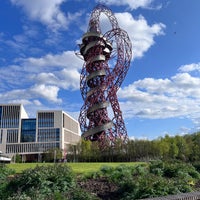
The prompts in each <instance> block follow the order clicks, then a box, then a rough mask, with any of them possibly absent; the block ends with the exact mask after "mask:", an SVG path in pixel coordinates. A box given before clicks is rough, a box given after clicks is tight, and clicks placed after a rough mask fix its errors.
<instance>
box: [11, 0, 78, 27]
mask: <svg viewBox="0 0 200 200" xmlns="http://www.w3.org/2000/svg"><path fill="white" fill-rule="evenodd" d="M65 1H66V0H34V1H33V0H11V2H12V3H13V4H14V5H17V6H20V7H22V9H23V10H24V12H25V13H26V15H27V16H28V17H29V18H30V19H31V20H34V21H39V22H41V23H42V24H44V25H46V26H48V27H49V28H50V29H52V30H54V31H56V30H57V29H59V28H64V29H65V28H67V27H68V25H69V23H71V22H72V21H74V20H76V18H77V17H79V16H80V13H79V12H77V13H74V14H70V13H68V15H67V16H65V14H64V13H63V12H62V11H61V9H60V6H61V4H62V3H64V2H65Z"/></svg>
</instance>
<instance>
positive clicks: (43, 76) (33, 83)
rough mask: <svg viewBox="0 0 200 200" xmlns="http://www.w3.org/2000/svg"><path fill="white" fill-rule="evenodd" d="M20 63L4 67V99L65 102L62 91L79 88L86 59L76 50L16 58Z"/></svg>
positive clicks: (1, 72)
mask: <svg viewBox="0 0 200 200" xmlns="http://www.w3.org/2000/svg"><path fill="white" fill-rule="evenodd" d="M16 63H17V64H16V65H10V66H4V67H1V68H0V79H1V80H2V85H1V88H0V98H1V101H2V102H8V101H13V100H17V101H20V99H21V98H22V97H23V99H26V100H27V101H31V103H34V102H33V100H34V101H35V104H37V105H38V104H41V102H40V101H39V100H38V99H39V98H41V97H42V98H43V99H44V100H47V101H49V102H55V103H61V102H62V100H61V99H60V98H59V91H60V90H61V89H65V90H79V84H80V74H79V69H80V68H81V67H82V64H83V62H82V60H80V59H79V58H77V57H76V56H75V54H74V52H71V51H65V52H63V53H61V54H56V55H53V54H47V55H46V56H43V57H40V58H34V57H30V58H26V59H21V58H20V59H16Z"/></svg>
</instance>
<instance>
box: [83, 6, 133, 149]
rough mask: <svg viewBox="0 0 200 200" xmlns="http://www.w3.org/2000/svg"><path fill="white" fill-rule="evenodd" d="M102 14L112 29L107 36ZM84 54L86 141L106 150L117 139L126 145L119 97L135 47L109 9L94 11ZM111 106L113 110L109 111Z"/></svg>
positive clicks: (84, 127) (100, 7) (99, 8)
mask: <svg viewBox="0 0 200 200" xmlns="http://www.w3.org/2000/svg"><path fill="white" fill-rule="evenodd" d="M101 13H104V14H105V15H106V16H107V17H108V19H109V21H110V23H111V26H112V29H111V30H109V31H107V32H106V33H105V34H103V33H102V32H101V27H100V14H101ZM80 54H81V55H82V56H83V58H84V61H85V62H84V65H83V68H82V71H81V77H80V90H81V94H82V98H83V100H84V105H83V106H82V108H81V112H80V116H79V123H80V127H81V131H82V137H83V138H85V139H88V140H91V141H99V142H100V146H101V147H102V148H103V147H104V146H105V145H107V144H114V143H115V141H116V139H121V140H122V141H126V140H127V139H128V136H127V131H126V127H125V124H124V120H123V118H122V112H121V110H120V106H119V102H118V99H117V95H116V93H117V90H118V89H119V87H120V85H121V83H122V81H123V80H124V78H125V76H126V74H127V71H128V69H129V65H130V61H131V57H132V46H131V42H130V39H129V37H128V34H127V33H126V31H124V30H122V29H120V28H119V26H118V23H117V19H116V17H115V16H114V14H113V13H112V11H111V10H110V9H108V8H107V7H105V6H103V5H98V6H96V7H95V8H94V10H93V11H92V14H91V17H90V21H89V27H88V30H87V32H86V33H85V34H84V35H83V37H82V44H81V45H80ZM114 62H115V63H114ZM113 63H114V65H115V66H112V65H113ZM109 105H110V106H111V108H112V109H110V110H109V111H108V107H109ZM111 110H112V111H111Z"/></svg>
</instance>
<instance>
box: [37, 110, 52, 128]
mask: <svg viewBox="0 0 200 200" xmlns="http://www.w3.org/2000/svg"><path fill="white" fill-rule="evenodd" d="M38 127H39V128H43V127H54V112H40V113H38Z"/></svg>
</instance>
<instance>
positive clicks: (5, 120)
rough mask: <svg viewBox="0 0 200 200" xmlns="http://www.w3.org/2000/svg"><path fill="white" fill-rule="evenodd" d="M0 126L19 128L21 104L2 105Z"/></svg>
mask: <svg viewBox="0 0 200 200" xmlns="http://www.w3.org/2000/svg"><path fill="white" fill-rule="evenodd" d="M0 114H1V119H0V120H1V123H0V128H19V122H20V106H17V105H16V106H14V105H13V106H12V105H10V106H1V108H0Z"/></svg>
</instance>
